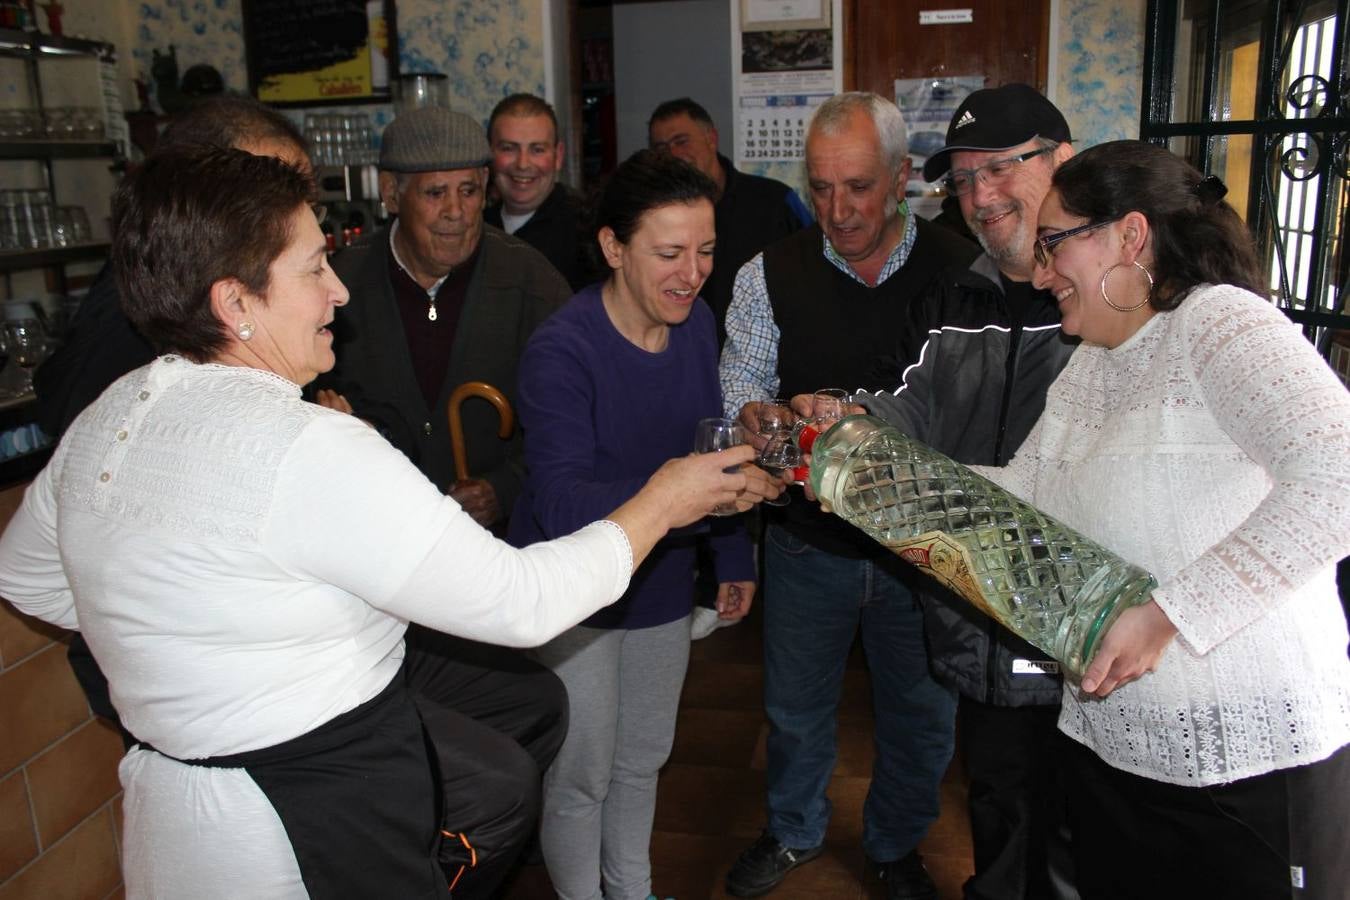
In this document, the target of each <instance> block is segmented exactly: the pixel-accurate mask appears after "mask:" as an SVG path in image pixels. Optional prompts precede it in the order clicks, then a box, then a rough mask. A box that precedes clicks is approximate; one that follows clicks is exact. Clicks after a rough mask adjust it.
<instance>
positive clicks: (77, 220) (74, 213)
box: [60, 206, 94, 244]
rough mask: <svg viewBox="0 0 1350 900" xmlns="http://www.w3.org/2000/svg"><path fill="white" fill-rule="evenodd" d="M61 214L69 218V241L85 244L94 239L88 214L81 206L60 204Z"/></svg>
mask: <svg viewBox="0 0 1350 900" xmlns="http://www.w3.org/2000/svg"><path fill="white" fill-rule="evenodd" d="M60 211H61V214H62V215H63V216H66V217H68V218H69V219H70V237H71V242H72V243H75V244H87V243H89V242H90V241H92V240H93V239H94V233H93V229H92V228H91V227H90V225H89V214H88V213H87V212H85V211H84V207H83V206H62V207H60Z"/></svg>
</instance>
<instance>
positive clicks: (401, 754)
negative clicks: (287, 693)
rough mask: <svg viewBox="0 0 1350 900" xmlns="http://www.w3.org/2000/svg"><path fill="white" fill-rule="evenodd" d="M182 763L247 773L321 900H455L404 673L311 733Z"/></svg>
mask: <svg viewBox="0 0 1350 900" xmlns="http://www.w3.org/2000/svg"><path fill="white" fill-rule="evenodd" d="M141 747H143V748H145V749H147V750H155V748H154V747H152V746H150V745H149V744H146V743H144V742H141ZM155 752H157V753H158V752H159V751H158V750H155ZM161 755H162V756H167V755H168V754H161ZM170 758H171V759H177V757H170ZM178 761H179V762H182V763H186V764H187V765H193V766H207V767H211V768H221V769H244V770H245V771H247V772H248V774H249V777H251V778H252V779H253V781H254V783H256V784H257V785H258V787H259V788H260V789H261V790H262V792H263V794H265V795H266V796H267V800H268V802H269V803H271V804H272V807H273V809H275V810H276V812H277V815H278V816H279V817H280V818H281V824H282V825H283V826H284V827H285V829H286V835H287V837H289V838H290V841H291V847H292V849H293V850H294V851H295V858H296V861H297V862H298V863H299V865H300V876H301V878H303V879H304V882H305V888H306V889H307V890H308V891H309V895H310V897H312V898H315V900H329V898H333V900H339V898H340V900H348V898H365V897H379V898H383V897H398V898H428V900H432V898H435V900H443V898H445V897H447V896H448V895H449V889H448V887H447V885H446V880H445V875H444V874H443V873H442V871H441V867H440V865H439V864H438V863H437V861H436V851H437V849H438V846H439V844H440V841H441V835H440V831H439V829H438V828H437V827H436V820H437V810H436V785H435V783H434V780H433V778H432V769H431V762H430V760H429V759H428V757H427V748H426V744H425V742H424V740H423V737H422V723H421V720H420V719H419V718H418V716H417V710H416V709H415V708H414V707H413V704H412V700H411V698H410V697H409V695H408V689H407V685H406V683H405V681H404V677H403V672H402V671H400V672H399V673H398V674H396V675H395V676H394V678H393V680H391V681H390V682H389V685H388V687H386V688H385V689H384V690H382V691H381V692H380V693H379V694H377V695H376V696H375V697H373V698H371V699H370V700H367V701H366V702H365V703H362V704H361V705H360V706H358V707H356V708H354V709H351V710H349V711H347V712H345V713H343V714H342V715H340V716H338V717H337V718H335V719H333V720H331V721H329V722H326V723H325V724H323V725H321V726H319V727H318V728H316V729H314V730H313V731H311V732H309V733H307V734H302V735H300V736H299V737H296V738H292V739H291V740H289V741H286V742H284V743H281V744H276V745H275V746H272V747H264V748H262V749H259V750H250V751H248V752H246V753H236V754H233V755H230V756H212V757H208V758H205V759H183V760H178ZM240 864H241V865H247V864H248V861H247V860H240Z"/></svg>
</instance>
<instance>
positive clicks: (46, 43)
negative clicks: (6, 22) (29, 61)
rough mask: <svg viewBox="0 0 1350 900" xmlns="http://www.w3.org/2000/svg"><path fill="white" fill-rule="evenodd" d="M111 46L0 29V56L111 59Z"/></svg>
mask: <svg viewBox="0 0 1350 900" xmlns="http://www.w3.org/2000/svg"><path fill="white" fill-rule="evenodd" d="M115 55H116V51H115V49H114V48H113V45H112V44H106V43H104V42H103V41H91V40H88V39H86V38H77V37H54V36H52V35H50V34H38V33H36V32H32V31H19V30H17V29H14V28H0V56H12V57H19V58H28V57H41V56H94V57H100V58H109V59H110V58H112V57H113V56H115Z"/></svg>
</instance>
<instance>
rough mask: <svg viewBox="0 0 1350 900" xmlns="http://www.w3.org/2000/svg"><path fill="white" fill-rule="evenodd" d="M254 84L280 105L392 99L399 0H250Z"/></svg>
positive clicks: (247, 37)
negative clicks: (395, 11) (396, 1)
mask: <svg viewBox="0 0 1350 900" xmlns="http://www.w3.org/2000/svg"><path fill="white" fill-rule="evenodd" d="M243 18H244V50H245V53H246V55H247V60H248V81H249V90H250V91H251V92H252V93H253V96H255V97H257V98H258V99H259V100H261V101H263V102H264V103H270V104H272V105H274V106H320V105H324V104H344V105H346V104H353V103H387V102H389V100H390V89H389V85H390V78H391V75H393V74H394V73H395V71H396V69H397V60H398V29H397V28H396V27H395V25H396V23H395V16H394V0H243Z"/></svg>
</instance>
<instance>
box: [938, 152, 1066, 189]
mask: <svg viewBox="0 0 1350 900" xmlns="http://www.w3.org/2000/svg"><path fill="white" fill-rule="evenodd" d="M1056 146H1058V145H1056ZM1054 149H1055V148H1054V147H1039V148H1037V149H1035V150H1028V151H1027V152H1026V153H1019V154H1017V155H1016V156H1009V157H1008V158H1007V159H996V160H994V161H993V162H987V163H985V164H984V165H982V166H976V167H975V168H973V169H952V171H951V174H950V175H948V176H947V177H946V178H944V179H942V184H943V186H944V187H946V188H947V193H949V194H954V195H955V196H957V197H960V196H962V195H963V194H969V193H970V192H971V191H973V190H975V180H976V179H977V178H978V179H979V180H980V181H982V182H984V183H985V184H999V183H1002V182H1003V181H1004V180H1005V179H1007V178H1008V176H1009V175H1011V174H1012V173H1013V170H1014V169H1016V168H1017V167H1018V166H1019V165H1021V164H1022V163H1024V162H1026V161H1027V160H1029V159H1035V158H1036V157H1037V156H1040V155H1042V154H1044V153H1049V152H1050V151H1051V150H1054Z"/></svg>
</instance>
